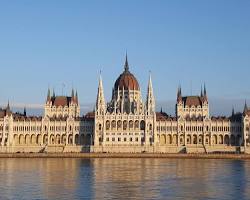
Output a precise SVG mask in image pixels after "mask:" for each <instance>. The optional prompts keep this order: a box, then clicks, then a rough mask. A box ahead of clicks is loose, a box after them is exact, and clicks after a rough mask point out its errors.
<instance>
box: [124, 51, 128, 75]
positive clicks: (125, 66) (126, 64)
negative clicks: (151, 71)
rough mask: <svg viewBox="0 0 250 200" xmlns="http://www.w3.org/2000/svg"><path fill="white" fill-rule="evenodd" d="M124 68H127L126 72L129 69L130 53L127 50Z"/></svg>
mask: <svg viewBox="0 0 250 200" xmlns="http://www.w3.org/2000/svg"><path fill="white" fill-rule="evenodd" d="M124 70H125V72H128V71H129V65H128V54H127V52H126V60H125V65H124Z"/></svg>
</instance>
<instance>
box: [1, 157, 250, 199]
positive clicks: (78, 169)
mask: <svg viewBox="0 0 250 200" xmlns="http://www.w3.org/2000/svg"><path fill="white" fill-rule="evenodd" d="M2 199H3V200H5V199H17V200H21V199H25V200H26V199H28V200H29V199H60V200H62V199H65V200H66V199H67V200H73V199H170V200H173V199H178V200H179V199H181V200H182V199H185V200H189V199H190V200H193V199H220V200H223V199H237V200H238V199H239V200H244V199H248V200H249V199H250V161H233V160H188V159H186V160H185V159H147V158H143V159H107V158H105V159H71V158H69V159H65V158H64V159H59V158H46V159H16V158H13V159H0V200H2Z"/></svg>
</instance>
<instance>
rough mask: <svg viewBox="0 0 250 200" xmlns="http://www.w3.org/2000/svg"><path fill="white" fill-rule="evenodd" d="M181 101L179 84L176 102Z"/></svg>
mask: <svg viewBox="0 0 250 200" xmlns="http://www.w3.org/2000/svg"><path fill="white" fill-rule="evenodd" d="M181 101H182V94H181V85H179V87H178V91H177V102H181Z"/></svg>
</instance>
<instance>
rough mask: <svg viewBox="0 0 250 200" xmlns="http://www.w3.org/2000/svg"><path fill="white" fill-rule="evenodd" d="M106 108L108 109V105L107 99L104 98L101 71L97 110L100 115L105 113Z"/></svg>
mask: <svg viewBox="0 0 250 200" xmlns="http://www.w3.org/2000/svg"><path fill="white" fill-rule="evenodd" d="M105 107H106V104H105V98H104V91H103V84H102V76H101V71H100V76H99V85H98V94H97V99H96V110H97V112H98V114H102V113H104V112H105Z"/></svg>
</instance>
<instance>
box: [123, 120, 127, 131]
mask: <svg viewBox="0 0 250 200" xmlns="http://www.w3.org/2000/svg"><path fill="white" fill-rule="evenodd" d="M127 127H128V122H127V121H123V130H127Z"/></svg>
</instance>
